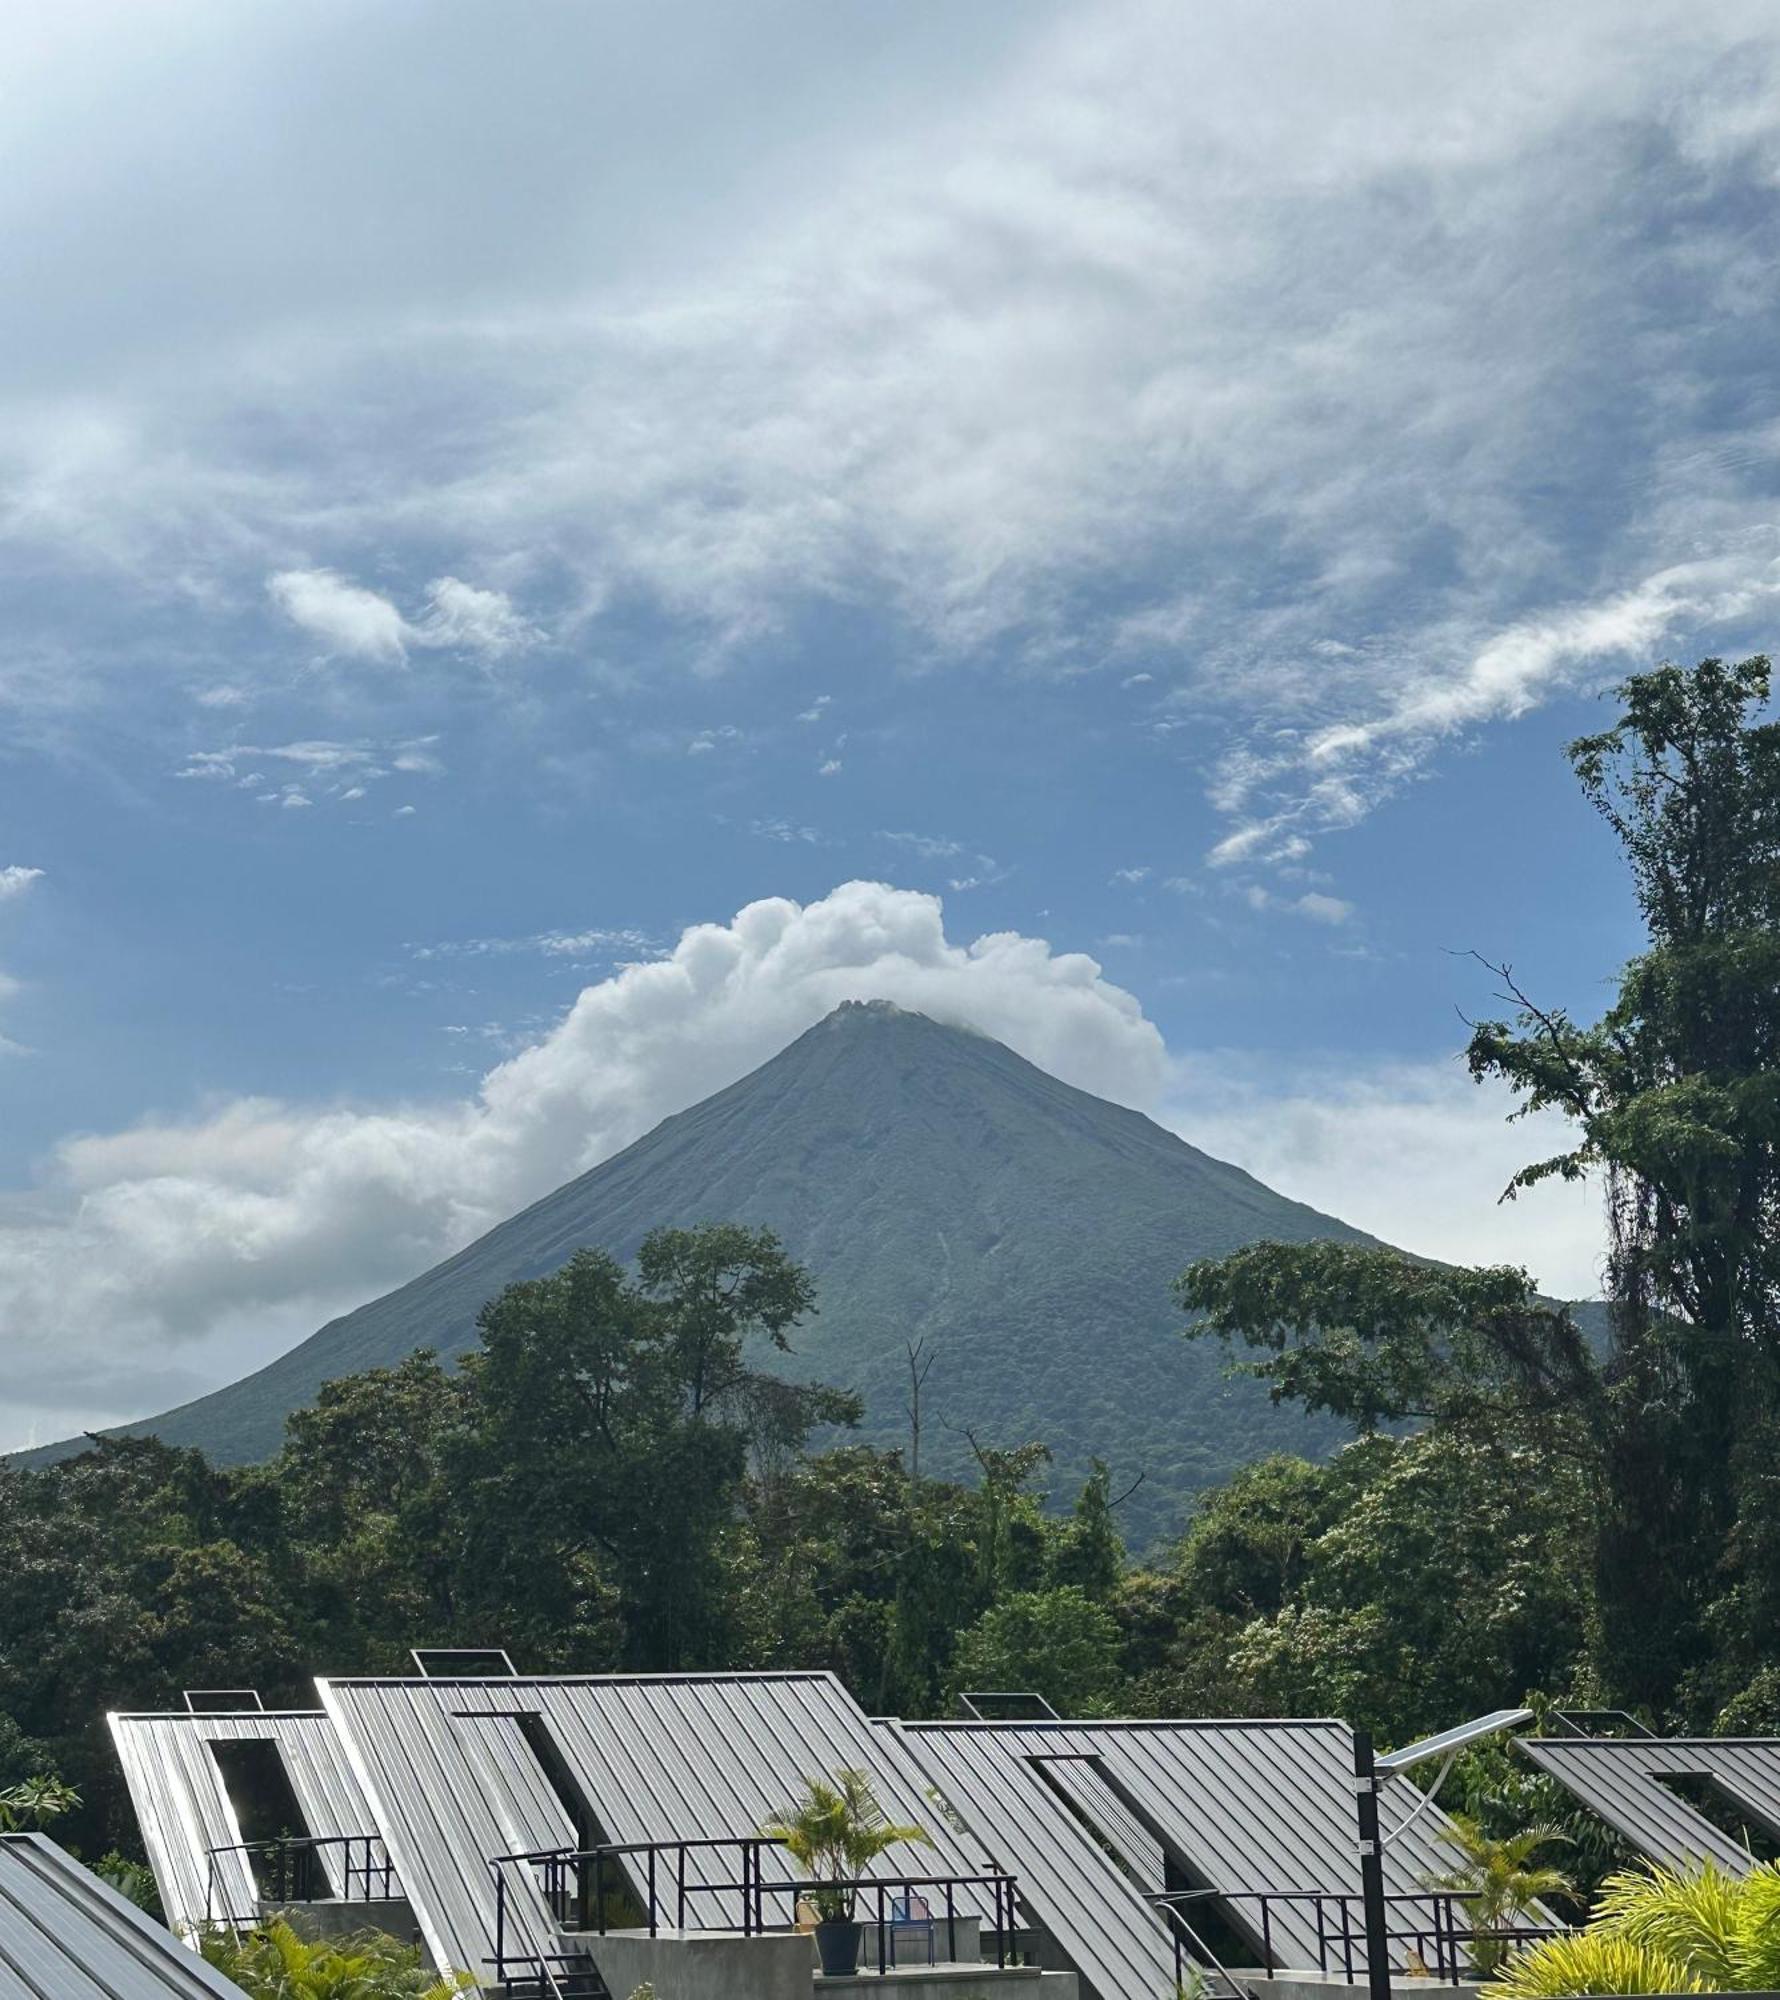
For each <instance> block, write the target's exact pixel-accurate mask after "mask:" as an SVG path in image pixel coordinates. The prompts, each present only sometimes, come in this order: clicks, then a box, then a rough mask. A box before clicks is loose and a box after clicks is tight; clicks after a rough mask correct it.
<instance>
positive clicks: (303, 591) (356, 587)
mask: <svg viewBox="0 0 1780 2000" xmlns="http://www.w3.org/2000/svg"><path fill="white" fill-rule="evenodd" d="M266 589H267V591H268V592H269V593H270V594H271V598H272V601H273V603H274V604H276V605H277V606H278V608H279V610H280V611H282V612H283V613H284V615H285V616H286V617H287V618H288V619H289V620H290V621H291V623H292V624H293V625H299V626H301V627H302V629H303V630H304V631H305V632H307V633H309V634H310V636H311V637H312V638H316V639H319V640H320V641H321V642H322V644H323V645H324V646H325V647H326V648H327V649H328V651H329V652H330V653H343V654H345V655H346V656H347V657H348V658H349V659H358V660H375V661H377V662H379V663H380V664H382V665H385V666H399V665H400V664H401V663H402V662H403V661H404V660H405V659H406V658H407V657H408V640H409V638H410V636H411V629H412V628H411V627H410V626H409V624H408V622H407V620H406V619H405V618H404V617H403V616H402V614H401V613H400V612H399V611H398V610H397V609H396V607H395V606H394V605H393V604H392V603H390V601H389V599H388V598H387V597H379V596H378V594H377V593H376V591H374V590H366V589H365V588H364V587H363V585H362V584H356V583H349V582H348V581H347V580H346V578H345V577H343V576H340V575H338V574H337V573H336V572H335V571H333V570H331V569H286V570H279V571H278V572H277V573H276V574H275V575H273V576H270V577H268V578H267V579H266Z"/></svg>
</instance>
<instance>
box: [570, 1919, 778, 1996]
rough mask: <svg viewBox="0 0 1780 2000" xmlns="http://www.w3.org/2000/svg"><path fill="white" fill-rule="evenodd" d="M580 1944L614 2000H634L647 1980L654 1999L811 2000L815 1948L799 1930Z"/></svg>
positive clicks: (615, 1937)
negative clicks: (750, 1934)
mask: <svg viewBox="0 0 1780 2000" xmlns="http://www.w3.org/2000/svg"><path fill="white" fill-rule="evenodd" d="M576 1943H577V1944H579V1945H580V1946H581V1947H582V1948H583V1949H584V1950H585V1951H586V1952H587V1953H588V1955H589V1956H590V1957H591V1958H592V1960H593V1962H594V1964H595V1965H597V1966H598V1967H599V1973H600V1977H601V1978H602V1979H603V1980H604V1981H605V1982H606V1987H607V1990H608V1991H609V1992H610V1993H611V1994H612V1996H613V2000H628V1996H629V1995H630V1994H631V1993H633V1992H634V1991H635V1990H636V1989H637V1987H639V1986H641V1985H643V1984H644V1983H645V1982H647V1983H648V1984H649V1985H651V1986H653V1987H654V1988H655V1996H656V2000H810V1988H811V1981H812V1978H813V1975H814V1969H815V1963H816V1948H815V1946H814V1945H813V1944H811V1942H810V1940H809V1939H808V1937H806V1936H804V1935H803V1934H802V1933H801V1932H798V1931H780V1932H776V1933H769V1934H768V1935H767V1936H766V1937H737V1936H735V1935H734V1934H733V1933H727V1932H723V1931H693V1932H690V1933H689V1934H688V1935H686V1936H685V1937H679V1936H672V1937H650V1936H649V1934H648V1933H647V1932H646V1931H612V1932H609V1933H608V1934H607V1935H606V1936H605V1937H593V1936H586V1935H583V1936H580V1937H578V1938H577V1939H576Z"/></svg>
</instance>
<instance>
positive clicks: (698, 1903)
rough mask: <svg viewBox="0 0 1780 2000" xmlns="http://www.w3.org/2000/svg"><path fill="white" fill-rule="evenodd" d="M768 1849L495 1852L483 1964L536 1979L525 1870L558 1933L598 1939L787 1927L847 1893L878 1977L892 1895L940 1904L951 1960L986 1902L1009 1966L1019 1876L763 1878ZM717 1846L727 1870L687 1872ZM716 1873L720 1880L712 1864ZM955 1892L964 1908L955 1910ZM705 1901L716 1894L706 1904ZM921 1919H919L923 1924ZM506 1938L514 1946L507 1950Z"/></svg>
mask: <svg viewBox="0 0 1780 2000" xmlns="http://www.w3.org/2000/svg"><path fill="white" fill-rule="evenodd" d="M769 1849H779V1850H780V1851H781V1852H782V1851H783V1849H782V1847H781V1844H780V1843H779V1842H778V1841H774V1840H766V1839H763V1838H761V1837H759V1836H758V1835H745V1836H737V1835H732V1836H730V1837H728V1838H719V1839H714V1840H658V1841H631V1842H628V1843H613V1844H611V1845H608V1846H604V1847H588V1848H571V1847H557V1848H540V1849H538V1850H537V1851H536V1852H534V1853H530V1854H497V1855H495V1856H494V1857H493V1858H492V1860H491V1861H490V1863H489V1867H490V1868H491V1870H492V1871H493V1874H494V1885H495V1918H494V1957H493V1959H492V1961H491V1962H492V1964H493V1966H494V1971H495V1979H496V1981H497V1983H500V1984H502V1985H507V1984H509V1983H510V1982H511V1980H512V1978H513V1976H514V1975H513V1972H512V1970H511V1968H519V1969H520V1971H519V1976H520V1977H536V1976H537V1970H538V1969H541V1965H542V1962H543V1961H542V1960H541V1959H540V1955H539V1953H538V1952H537V1951H536V1950H535V1949H531V1948H527V1947H524V1944H523V1938H522V1936H521V1935H520V1934H521V1933H522V1931H523V1925H522V1924H521V1923H520V1922H519V1920H518V1915H517V1912H516V1911H514V1910H512V1909H510V1908H509V1896H510V1891H509V1883H510V1881H511V1879H512V1875H513V1871H516V1870H522V1869H523V1870H526V1871H528V1872H529V1873H530V1875H531V1878H532V1881H533V1884H534V1886H535V1887H536V1888H537V1890H538V1891H539V1892H540V1894H541V1895H542V1896H543V1899H544V1902H545V1904H546V1906H547V1907H548V1909H549V1911H550V1914H551V1917H552V1918H553V1919H554V1921H555V1922H556V1923H557V1925H558V1926H560V1927H561V1929H563V1930H564V1931H581V1932H595V1933H597V1934H599V1935H600V1936H602V1937H603V1936H604V1935H605V1934H606V1932H607V1931H608V1930H611V1929H623V1930H642V1931H647V1932H648V1934H649V1936H650V1937H656V1936H659V1935H660V1933H661V1932H662V1931H663V1930H672V1931H678V1932H687V1931H739V1932H740V1933H741V1935H742V1936H743V1937H760V1936H764V1935H766V1934H767V1933H769V1932H778V1933H782V1934H783V1933H793V1932H795V1931H796V1930H797V1929H798V1928H799V1925H798V1905H799V1904H800V1903H803V1902H806V1901H807V1900H809V1899H812V1898H815V1897H818V1896H832V1895H834V1894H836V1893H837V1892H838V1893H840V1894H843V1895H849V1896H851V1897H852V1898H854V1900H855V1903H858V1902H859V1901H860V1900H863V1901H864V1903H865V1907H866V1911H867V1915H866V1916H865V1917H864V1918H863V1919H862V1920H863V1921H865V1922H866V1923H868V1924H872V1923H875V1927H876V1930H877V1961H878V1971H879V1972H880V1973H882V1972H884V1971H886V1970H887V1969H888V1966H889V1965H890V1964H891V1963H892V1962H893V1959H894V1944H893V1942H892V1940H893V1937H894V1933H895V1931H896V1929H897V1927H898V1925H899V1923H902V1924H906V1921H907V1920H906V1919H899V1918H898V1917H897V1916H896V1915H895V1914H894V1912H893V1911H892V1909H891V1907H890V1905H891V1902H892V1899H894V1898H897V1897H902V1898H905V1899H906V1898H908V1897H911V1896H913V1895H915V1894H916V1893H917V1892H918V1891H931V1892H933V1893H934V1894H935V1895H937V1896H938V1897H939V1898H940V1899H941V1900H942V1902H943V1905H944V1910H943V1914H941V1913H940V1912H939V1911H936V1912H935V1913H934V1915H933V1918H932V1922H933V1925H934V1928H935V1931H936V1933H937V1932H939V1931H940V1930H941V1929H942V1927H943V1930H944V1934H945V1938H946V1950H947V1956H948V1957H949V1958H951V1959H953V1960H955V1959H956V1958H957V1943H958V1920H959V1918H960V1917H971V1916H975V1917H977V1918H978V1919H979V1921H980V1920H981V1918H982V1916H983V1914H984V1911H983V1907H982V1906H983V1905H984V1904H985V1903H986V1904H987V1905H988V1914H989V1915H990V1918H991V1921H992V1923H993V1925H994V1936H995V1963H996V1965H997V1966H998V1967H1002V1968H1005V1967H1006V1965H1007V1963H1008V1953H1009V1949H1010V1944H1011V1940H1012V1934H1013V1931H1014V1929H1015V1926H1016V1923H1017V1921H1018V1911H1017V1907H1016V1894H1017V1889H1018V1882H1017V1878H1016V1877H1014V1876H1013V1875H1009V1874H1003V1873H999V1872H991V1873H988V1874H983V1875H885V1876H875V1875H874V1876H860V1877H857V1878H856V1879H854V1880H851V1881H844V1882H837V1881H832V1880H821V1881H814V1880H793V1879H784V1880H777V1879H769V1877H768V1874H767V1871H766V1868H765V1866H764V1862H763V1857H764V1855H765V1854H766V1853H767V1851H768V1850H769ZM723 1851H727V1852H729V1853H731V1854H733V1855H735V1856H736V1862H735V1866H734V1872H733V1874H732V1875H731V1876H728V1877H723V1878H722V1879H717V1880H712V1879H710V1878H709V1877H708V1876H707V1875H706V1874H705V1873H704V1871H702V1870H699V1869H697V1868H694V1869H693V1870H691V1871H689V1869H688V1856H691V1855H700V1856H705V1855H708V1856H712V1857H715V1856H716V1855H717V1854H719V1853H720V1852H723ZM718 1873H719V1876H722V1871H721V1869H720V1868H719V1870H718ZM984 1892H986V1893H984ZM961 1898H962V1901H963V1904H964V1905H965V1907H962V1908H961V1907H960V1900H961ZM711 1899H718V1900H717V1901H716V1907H715V1908H714V1909H713V1908H712V1907H711ZM614 1907H617V1909H618V1911H619V1914H620V1916H621V1918H622V1919H623V1921H621V1922H619V1923H616V1924H615V1923H614V1922H613V1921H612V1913H613V1909H614ZM873 1913H875V1914H873ZM738 1914H739V1922H738V1920H737V1919H738ZM633 1917H634V1918H635V1921H634V1922H633V1921H631V1919H632V1918H633ZM926 1921H927V1920H926V1919H922V1922H923V1924H925V1922H926ZM510 1942H515V1943H517V1944H519V1945H520V1947H521V1948H518V1949H514V1950H509V1949H508V1946H509V1943H510ZM545 1956H546V1957H548V1956H549V1955H548V1954H546V1955H545Z"/></svg>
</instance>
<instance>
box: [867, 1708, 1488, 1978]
mask: <svg viewBox="0 0 1780 2000" xmlns="http://www.w3.org/2000/svg"><path fill="white" fill-rule="evenodd" d="M889 1727H892V1728H895V1729H897V1730H899V1732H900V1734H901V1736H902V1739H903V1741H904V1742H906V1743H907V1744H908V1746H909V1749H910V1750H911V1752H912V1753H913V1755H914V1756H915V1757H916V1759H917V1760H918V1761H919V1762H920V1763H921V1765H922V1767H923V1769H924V1770H926V1771H927V1772H928V1774H929V1775H930V1776H931V1777H932V1778H933V1780H934V1782H935V1783H936V1784H938V1785H939V1786H940V1787H941V1789H942V1790H943V1792H944V1794H945V1796H946V1798H947V1799H948V1800H949V1802H950V1803H951V1805H952V1807H953V1809H954V1810H955V1811H956V1812H957V1813H958V1814H959V1815H960V1816H961V1817H962V1818H963V1819H964V1820H965V1821H966V1823H967V1824H969V1825H970V1826H971V1827H972V1828H973V1829H974V1830H975V1831H976V1832H977V1833H978V1834H979V1835H980V1836H981V1838H982V1840H983V1842H984V1844H985V1845H986V1846H987V1847H988V1848H989V1850H990V1851H991V1853H992V1854H993V1855H994V1856H995V1859H996V1861H997V1862H998V1864H999V1865H1000V1866H1002V1867H1004V1868H1009V1869H1012V1870H1013V1871H1014V1872H1015V1873H1017V1874H1018V1876H1019V1878H1020V1892H1021V1896H1022V1899H1023V1900H1025V1901H1026V1902H1028V1903H1029V1904H1030V1905H1031V1906H1032V1909H1033V1912H1034V1914H1035V1915H1036V1916H1037V1917H1038V1920H1039V1921H1040V1922H1041V1923H1042V1924H1043V1926H1044V1927H1045V1929H1046V1930H1048V1931H1049V1932H1050V1933H1051V1934H1052V1935H1053V1937H1055V1938H1056V1940H1057V1942H1058V1944H1059V1945H1060V1946H1061V1947H1062V1949H1063V1950H1064V1951H1065V1952H1066V1953H1067V1954H1068V1956H1069V1958H1070V1960H1071V1962H1072V1963H1073V1964H1074V1965H1075V1968H1076V1970H1077V1971H1078V1972H1079V1973H1080V1975H1081V1976H1082V1978H1083V1979H1084V1980H1085V1981H1086V1982H1087V1984H1088V1985H1090V1986H1091V1987H1093V1988H1094V1990H1095V1991H1096V1992H1097V1993H1099V1994H1100V1995H1101V1996H1102V2000H1153V1996H1154V1994H1155V1993H1156V1992H1157V1991H1159V1990H1165V1989H1166V1984H1167V1981H1170V1980H1172V1978H1173V1954H1172V1948H1171V1947H1170V1945H1169V1943H1168V1940H1167V1934H1166V1932H1165V1930H1164V1927H1163V1924H1162V1921H1161V1919H1160V1918H1158V1917H1157V1916H1156V1915H1155V1913H1154V1912H1153V1911H1152V1910H1151V1909H1150V1908H1149V1906H1148V1905H1147V1904H1146V1903H1145V1902H1144V1901H1143V1894H1142V1892H1143V1891H1144V1890H1146V1889H1149V1888H1151V1887H1152V1886H1158V1887H1159V1886H1160V1878H1161V1875H1162V1872H1163V1870H1162V1860H1163V1856H1164V1854H1165V1855H1166V1856H1167V1857H1168V1859H1170V1860H1172V1862H1173V1863H1174V1865H1175V1867H1176V1868H1177V1869H1178V1870H1179V1871H1180V1873H1181V1875H1182V1876H1184V1877H1185V1878H1186V1879H1187V1880H1188V1881H1190V1882H1191V1883H1192V1884H1194V1885H1195V1886H1202V1887H1205V1888H1208V1889H1214V1890H1217V1891H1220V1892H1222V1893H1224V1894H1234V1893H1235V1892H1237V1891H1241V1890H1270V1891H1274V1892H1276V1893H1279V1892H1285V1891H1300V1890H1312V1891H1323V1892H1325V1893H1328V1894H1330V1895H1334V1894H1347V1895H1350V1896H1352V1897H1354V1898H1355V1899H1356V1914H1355V1917H1354V1921H1355V1923H1356V1925H1357V1923H1358V1921H1359V1919H1358V1914H1357V1899H1358V1897H1359V1893H1360V1873H1359V1858H1358V1848H1357V1843H1358V1830H1357V1827H1356V1823H1355V1818H1354V1791H1353V1734H1352V1731H1351V1730H1350V1729H1349V1728H1348V1727H1347V1725H1346V1724H1345V1723H1341V1722H1290V1721H1285V1722H1194V1721H1183V1722H1068V1723H970V1722H938V1723H906V1724H900V1725H889ZM1060 1793H1061V1794H1062V1795H1063V1798H1059V1794H1060ZM1064 1799H1067V1801H1068V1803H1067V1804H1066V1803H1064V1802H1063V1800H1064ZM1421 1807H1423V1798H1422V1794H1421V1793H1420V1792H1419V1791H1417V1790H1416V1788H1415V1786H1414V1785H1412V1784H1411V1783H1410V1782H1409V1781H1408V1780H1407V1779H1406V1778H1401V1777H1396V1778H1391V1779H1388V1780H1387V1781H1386V1782H1385V1783H1384V1785H1383V1786H1382V1787H1381V1813H1382V1816H1383V1819H1384V1822H1385V1832H1386V1835H1387V1837H1389V1836H1390V1834H1391V1833H1392V1831H1393V1829H1395V1828H1399V1827H1400V1828H1402V1829H1403V1831H1402V1834H1401V1837H1400V1838H1399V1839H1397V1840H1395V1841H1394V1842H1393V1843H1392V1844H1391V1845H1388V1846H1387V1847H1386V1849H1385V1888H1386V1891H1387V1893H1389V1894H1392V1895H1409V1894H1415V1893H1418V1892H1420V1891H1422V1890H1424V1889H1425V1888H1426V1886H1427V1878H1428V1877H1429V1876H1430V1875H1432V1874H1437V1873H1440V1872H1443V1871H1444V1870H1446V1869H1448V1868H1451V1867H1453V1866H1454V1865H1455V1864H1456V1863H1457V1861H1458V1860H1459V1855H1458V1852H1457V1850H1456V1849H1455V1848H1454V1847H1452V1846H1451V1845H1450V1843H1448V1842H1447V1841H1446V1840H1445V1838H1444V1837H1443V1830H1444V1828H1445V1826H1446V1824H1447V1822H1446V1820H1445V1817H1444V1815H1442V1814H1441V1813H1440V1812H1438V1811H1437V1810H1436V1809H1434V1808H1433V1807H1427V1808H1425V1809H1423V1810H1421V1811H1419V1813H1418V1814H1417V1816H1416V1817H1415V1818H1414V1819H1413V1820H1411V1814H1412V1813H1415V1812H1416V1810H1417V1808H1421ZM1078 1814H1079V1815H1080V1816H1081V1817H1079V1818H1078ZM1081 1818H1085V1819H1086V1820H1087V1821H1088V1822H1089V1824H1090V1826H1091V1827H1092V1829H1093V1832H1092V1833H1090V1832H1088V1831H1087V1830H1086V1829H1084V1828H1083V1826H1082V1824H1081ZM1406 1822H1408V1824H1405V1823H1406ZM1094 1834H1098V1835H1099V1836H1100V1839H1099V1841H1096V1839H1095V1838H1094V1837H1093V1836H1094ZM1108 1848H1110V1849H1111V1850H1112V1852H1113V1854H1114V1855H1116V1856H1117V1857H1118V1860H1119V1861H1122V1862H1124V1863H1125V1867H1124V1868H1123V1869H1121V1868H1120V1867H1119V1866H1118V1865H1117V1863H1116V1862H1115V1861H1114V1860H1112V1859H1110V1858H1109V1856H1108V1853H1107V1851H1106V1850H1107V1849H1108ZM1226 1914H1227V1915H1228V1917H1229V1918H1230V1920H1231V1921H1232V1922H1234V1924H1235V1925H1236V1926H1237V1928H1238V1929H1239V1930H1241V1931H1243V1932H1245V1933H1246V1934H1247V1935H1248V1936H1249V1940H1250V1943H1251V1944H1252V1945H1253V1947H1254V1953H1255V1956H1254V1962H1255V1963H1257V1964H1259V1963H1260V1962H1261V1951H1260V1942H1261V1941H1260V1936H1259V1931H1258V1917H1257V1912H1256V1910H1255V1907H1254V1906H1253V1905H1252V1904H1250V1905H1245V1904H1242V1903H1240V1902H1235V1903H1231V1904H1229V1905H1227V1906H1226ZM1330 1921H1331V1922H1332V1923H1333V1922H1334V1921H1335V1919H1334V1917H1333V1915H1331V1919H1330ZM1272 1934H1273V1945H1274V1956H1275V1958H1276V1960H1278V1962H1279V1963H1280V1964H1282V1965H1286V1966H1294V1965H1296V1966H1303V1965H1314V1964H1316V1963H1317V1936H1316V1917H1315V1911H1314V1908H1313V1907H1312V1906H1310V1905H1309V1904H1304V1905H1291V1904H1283V1905H1280V1906H1277V1907H1276V1908H1275V1909H1274V1910H1273V1912H1272ZM1163 1970H1165V1971H1166V1980H1164V1982H1163V1985H1162V1986H1161V1987H1159V1986H1158V1984H1157V1981H1158V1976H1159V1974H1160V1973H1161V1972H1162V1971H1163Z"/></svg>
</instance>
